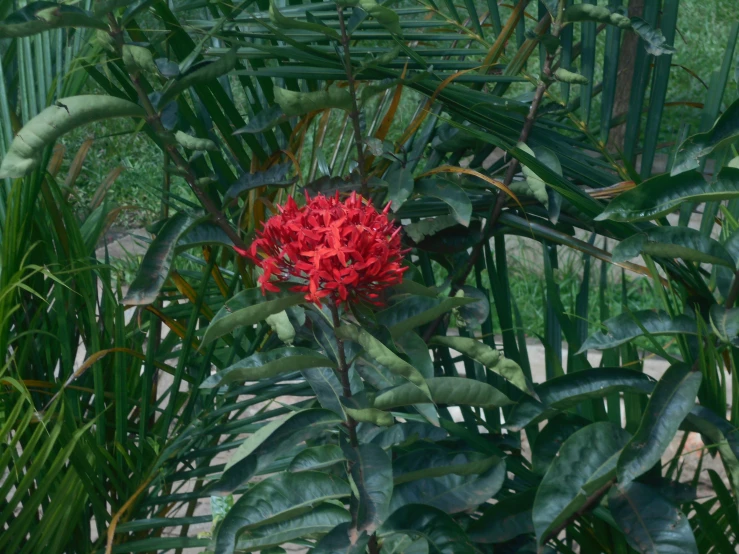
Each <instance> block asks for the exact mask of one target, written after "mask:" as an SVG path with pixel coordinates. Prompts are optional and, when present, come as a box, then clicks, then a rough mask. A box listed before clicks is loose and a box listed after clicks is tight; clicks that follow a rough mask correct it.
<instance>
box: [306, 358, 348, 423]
mask: <svg viewBox="0 0 739 554" xmlns="http://www.w3.org/2000/svg"><path fill="white" fill-rule="evenodd" d="M331 366H332V367H333V366H334V364H333V363H332V364H331ZM301 373H302V374H303V377H304V378H305V380H306V381H307V382H308V384H309V385H310V388H312V389H313V392H314V393H315V395H316V398H317V399H318V402H319V403H320V404H321V406H322V407H324V408H326V409H327V410H331V411H332V412H336V413H337V414H343V413H344V408H343V406H342V405H341V395H342V394H343V390H342V387H341V383H340V382H339V378H338V377H337V376H336V373H335V372H334V370H333V369H332V368H331V367H313V368H308V369H303V370H302V371H301Z"/></svg>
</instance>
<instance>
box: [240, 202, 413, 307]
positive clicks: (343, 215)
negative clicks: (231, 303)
mask: <svg viewBox="0 0 739 554" xmlns="http://www.w3.org/2000/svg"><path fill="white" fill-rule="evenodd" d="M388 208H389V204H388V206H387V207H386V208H385V210H383V211H382V212H378V211H377V210H375V208H374V207H373V206H372V204H371V202H368V201H366V200H364V199H363V198H362V197H361V196H358V195H357V194H356V193H352V194H351V196H349V198H347V199H346V200H345V201H343V202H342V201H341V199H340V198H339V194H338V192H337V193H336V195H335V196H328V197H327V196H323V195H320V194H319V195H316V196H314V197H313V198H310V197H309V196H308V194H307V193H306V204H305V206H302V207H298V205H297V204H296V203H295V200H293V198H292V197H288V199H287V202H286V203H285V205H284V206H279V213H278V214H276V215H274V216H272V217H271V218H270V219H269V220H268V221H267V222H266V223H265V224H264V228H263V229H262V230H261V231H258V232H257V239H256V240H255V241H254V242H253V243H252V245H251V247H250V248H249V249H248V250H242V249H238V248H237V252H238V253H239V254H241V255H242V256H246V257H248V258H250V259H251V260H253V261H254V262H255V263H256V264H257V265H259V266H260V267H261V268H262V270H263V272H264V273H263V274H262V275H261V276H260V278H259V284H260V285H261V287H262V292H263V293H264V292H265V291H273V292H278V291H279V290H280V289H279V288H278V287H277V285H276V283H279V282H288V283H294V285H293V286H292V287H291V288H290V290H292V291H295V292H304V293H305V298H306V300H308V301H309V302H314V303H315V304H317V305H319V306H320V305H321V303H322V300H324V299H325V300H330V301H332V302H333V303H335V304H336V305H342V304H344V305H346V304H351V303H356V302H369V303H372V304H378V303H379V298H380V292H381V291H382V290H383V289H385V288H387V287H390V286H392V285H396V284H398V283H400V282H401V280H402V278H403V273H404V272H405V271H406V270H407V269H408V268H407V267H402V265H401V262H402V259H403V256H404V255H405V254H406V252H407V251H405V250H403V249H402V248H401V245H400V227H398V226H396V225H395V224H394V223H393V222H392V221H390V220H389V219H388V217H387V212H388Z"/></svg>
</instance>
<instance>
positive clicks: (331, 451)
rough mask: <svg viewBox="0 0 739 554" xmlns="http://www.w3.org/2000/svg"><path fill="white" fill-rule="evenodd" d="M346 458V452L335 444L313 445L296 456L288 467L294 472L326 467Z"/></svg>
mask: <svg viewBox="0 0 739 554" xmlns="http://www.w3.org/2000/svg"><path fill="white" fill-rule="evenodd" d="M344 460H345V458H344V453H343V452H342V451H341V448H340V447H338V446H336V445H335V444H326V445H323V446H312V447H310V448H306V449H305V450H303V451H302V452H301V453H300V454H298V455H297V456H295V457H294V458H293V459H292V461H291V462H290V467H289V468H288V469H289V471H292V472H299V471H310V470H316V469H324V468H326V467H330V466H332V465H334V464H337V463H339V462H343V461H344Z"/></svg>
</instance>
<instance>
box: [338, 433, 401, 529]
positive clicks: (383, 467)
mask: <svg viewBox="0 0 739 554" xmlns="http://www.w3.org/2000/svg"><path fill="white" fill-rule="evenodd" d="M343 450H344V455H345V456H346V459H347V460H349V462H350V464H351V475H352V479H353V481H354V485H355V486H356V488H357V491H358V492H359V501H358V507H357V529H359V530H360V531H367V533H369V534H371V533H374V532H375V529H377V527H378V526H379V525H381V524H382V523H383V522H384V521H385V519H386V518H387V516H388V515H389V509H390V499H391V497H392V494H393V467H392V463H391V462H390V457H389V456H388V455H387V453H386V452H385V451H384V450H383V449H382V447H380V446H378V445H377V444H371V443H370V444H360V445H359V446H358V447H357V448H352V447H350V446H344V447H343Z"/></svg>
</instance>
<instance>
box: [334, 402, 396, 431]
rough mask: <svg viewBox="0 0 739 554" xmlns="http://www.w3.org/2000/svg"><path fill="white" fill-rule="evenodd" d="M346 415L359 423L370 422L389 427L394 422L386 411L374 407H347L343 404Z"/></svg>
mask: <svg viewBox="0 0 739 554" xmlns="http://www.w3.org/2000/svg"><path fill="white" fill-rule="evenodd" d="M344 411H345V412H346V415H348V416H349V417H350V418H352V419H353V420H355V421H358V422H360V423H371V424H372V425H378V426H380V427H390V426H391V425H393V424H394V423H395V420H394V419H393V416H392V415H391V414H389V413H387V412H383V411H381V410H377V409H375V408H357V409H355V408H347V407H346V406H344Z"/></svg>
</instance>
